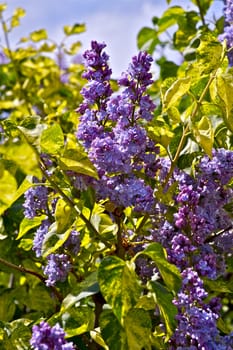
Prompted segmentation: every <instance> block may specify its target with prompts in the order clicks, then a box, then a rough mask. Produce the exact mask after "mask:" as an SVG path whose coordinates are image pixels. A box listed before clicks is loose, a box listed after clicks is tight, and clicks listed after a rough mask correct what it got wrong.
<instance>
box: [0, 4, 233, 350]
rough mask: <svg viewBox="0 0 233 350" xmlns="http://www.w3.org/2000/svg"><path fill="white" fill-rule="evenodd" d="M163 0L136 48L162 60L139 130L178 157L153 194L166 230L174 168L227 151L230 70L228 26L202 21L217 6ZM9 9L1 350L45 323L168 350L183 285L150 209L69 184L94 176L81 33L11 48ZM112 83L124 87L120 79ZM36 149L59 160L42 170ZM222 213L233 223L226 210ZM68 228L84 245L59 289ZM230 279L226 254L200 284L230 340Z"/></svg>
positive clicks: (34, 38) (76, 28)
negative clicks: (57, 271)
mask: <svg viewBox="0 0 233 350" xmlns="http://www.w3.org/2000/svg"><path fill="white" fill-rule="evenodd" d="M167 3H168V8H167V10H166V11H165V12H164V14H163V15H162V16H161V17H160V18H157V17H153V19H152V27H150V28H149V27H145V28H142V29H141V31H140V32H139V34H138V37H137V43H138V48H139V50H146V51H147V52H148V53H150V54H151V55H154V54H155V52H156V51H157V52H158V51H159V52H164V54H161V56H160V57H159V58H158V59H156V64H157V65H153V71H157V72H159V77H158V79H157V80H156V81H154V83H153V84H152V85H151V86H150V88H149V89H148V92H149V94H150V97H151V98H152V99H153V101H155V103H156V105H157V107H156V109H155V111H154V115H153V119H152V120H151V121H147V122H145V123H144V125H143V126H144V127H145V128H146V131H147V134H148V136H149V137H150V139H151V140H153V142H154V144H156V145H157V146H159V148H160V154H159V156H160V157H161V158H164V159H165V158H166V159H168V160H170V167H169V170H168V172H167V175H166V179H165V180H164V183H162V182H161V181H160V180H159V179H158V178H156V176H155V178H154V179H152V180H150V186H152V187H153V190H154V196H155V197H156V200H158V202H159V203H162V204H163V205H164V206H166V208H168V209H167V211H166V219H167V220H168V221H170V222H172V219H171V218H172V217H173V214H174V213H175V212H176V210H178V209H177V208H178V204H177V202H176V201H175V200H174V198H175V195H177V193H178V187H177V186H178V185H177V182H175V181H174V182H173V183H172V184H170V186H169V187H167V184H169V180H170V179H171V178H172V176H173V173H174V171H175V169H176V168H179V169H181V170H184V171H185V172H187V173H188V174H192V175H193V176H195V166H196V164H197V163H198V161H199V160H200V158H201V157H203V156H204V155H208V156H209V157H210V158H211V157H212V150H213V149H220V148H224V149H226V150H233V137H232V135H233V94H232V87H233V74H232V73H233V70H232V68H230V67H229V64H228V58H227V48H226V45H225V43H221V42H220V41H219V40H218V36H219V34H221V33H222V31H223V17H222V16H221V17H220V18H217V19H215V20H214V21H213V20H212V19H211V21H209V20H208V16H207V12H208V9H209V7H210V6H211V3H212V1H211V0H204V1H197V0H196V1H194V0H193V1H192V3H193V5H195V9H194V10H189V11H186V10H185V9H183V8H182V7H179V6H172V1H167ZM5 9H6V5H4V4H0V19H1V24H2V34H1V35H2V38H5V46H4V47H2V51H1V53H0V55H1V56H0V59H1V60H2V62H1V64H0V128H1V129H0V132H1V135H0V215H1V217H0V349H4V350H12V349H18V350H21V349H30V339H31V336H32V326H33V324H39V323H40V321H41V320H46V321H48V323H49V324H50V325H51V326H53V325H55V324H56V323H59V324H60V325H61V326H62V327H63V329H64V330H65V332H66V336H67V338H68V339H69V341H72V342H73V343H74V344H75V345H76V346H77V349H82V350H85V349H105V350H107V349H109V350H143V349H145V350H149V349H168V348H169V346H170V345H169V344H170V343H169V340H170V338H171V337H172V334H173V333H174V331H175V329H176V326H177V320H176V315H177V307H176V306H175V305H174V303H173V300H174V298H175V297H176V296H177V293H178V292H179V290H180V288H181V284H182V278H181V273H180V270H179V269H178V267H177V266H176V265H175V264H173V263H172V262H171V261H169V260H168V258H167V252H166V250H165V248H166V247H163V246H162V244H161V242H156V241H153V242H151V241H150V239H147V237H148V235H149V234H148V233H149V232H150V231H151V230H153V228H154V225H155V221H156V219H157V216H156V214H154V215H153V214H151V213H145V212H136V211H134V208H133V207H126V208H122V207H118V206H117V205H116V203H114V204H113V203H111V202H110V200H108V199H99V198H98V196H96V193H95V191H94V189H93V187H92V186H90V187H87V188H85V189H84V190H78V189H77V188H76V187H75V186H74V183H73V182H72V181H71V177H69V174H70V173H69V172H71V173H72V174H73V175H72V176H80V175H84V176H87V177H90V178H92V179H97V180H98V178H99V176H98V172H97V170H96V168H95V166H94V165H93V164H92V162H91V161H90V159H89V158H88V154H87V152H86V150H85V148H84V147H83V145H82V142H81V141H80V140H78V139H77V137H76V132H77V127H78V123H79V118H80V114H79V113H77V112H76V109H77V108H78V107H79V105H80V103H81V101H82V99H83V98H82V96H81V93H80V91H81V89H82V88H83V86H84V85H85V84H86V79H84V78H83V77H82V73H83V72H84V70H85V68H84V66H83V64H82V63H80V62H81V61H80V59H79V56H77V54H78V53H79V49H80V47H81V43H80V42H79V41H78V40H76V38H77V37H78V35H79V33H82V32H83V31H85V25H83V24H75V25H73V26H65V27H64V36H65V39H64V40H63V41H62V43H60V44H56V43H54V42H53V41H51V40H49V38H48V36H47V32H46V30H45V29H41V30H37V31H35V32H33V33H30V34H29V35H28V36H27V37H26V36H25V37H24V38H22V39H21V40H20V43H19V45H18V46H17V47H16V48H15V47H12V46H11V42H10V33H11V31H12V30H14V27H16V26H18V25H20V19H21V17H22V16H24V15H25V12H24V10H23V9H21V8H18V9H16V10H15V12H14V13H13V15H12V17H11V18H10V19H8V20H7V21H6V20H5V12H4V11H5ZM167 33H168V35H167ZM71 36H72V37H74V40H73V42H72V43H71V44H70V41H69V40H68V43H69V47H67V45H68V44H67V45H66V40H67V39H70V37H71ZM93 39H94V38H93ZM1 43H3V40H2V41H1ZM172 53H176V56H177V55H179V57H180V64H176V63H174V62H173V61H172V60H169V59H168V58H167V56H169V57H171V56H172ZM64 58H66V60H67V62H69V64H68V65H67V66H64V65H63V63H62V62H63V61H64ZM77 62H78V63H77ZM110 84H111V87H112V89H113V91H116V90H117V89H118V87H117V84H116V81H114V80H111V81H110ZM42 154H43V155H44V154H46V155H47V156H49V159H50V160H51V161H52V165H50V166H49V167H48V166H47V165H46V160H45V158H43V156H41V155H42ZM138 176H139V177H141V178H143V177H144V178H145V177H146V175H145V174H142V173H140V172H138ZM33 177H36V178H37V179H39V180H38V181H39V182H38V184H41V183H42V184H43V186H45V187H47V188H48V193H49V194H48V198H49V199H48V204H47V205H48V207H49V212H50V213H52V214H51V215H52V216H53V217H52V219H51V221H52V223H51V225H50V226H49V228H48V232H47V233H46V236H45V239H44V241H43V246H42V256H40V257H37V256H36V254H35V251H33V249H32V247H33V239H34V236H35V232H36V230H37V229H38V227H39V226H40V225H41V223H42V222H43V220H45V217H46V215H45V213H39V212H38V215H36V216H35V217H34V218H31V219H30V218H27V217H25V215H24V207H23V203H24V201H25V198H24V194H25V192H26V191H27V190H28V189H30V188H32V187H33V186H34V185H35V183H33V180H32V179H33ZM72 179H73V177H72ZM148 181H149V180H148ZM232 184H233V182H230V183H229V188H230V189H231V188H232ZM54 199H55V200H56V205H55V210H54V212H52V209H51V208H52V206H53V200H54ZM225 209H226V211H227V212H228V213H229V215H232V202H230V203H227V205H226V208H225ZM73 229H75V230H77V231H78V232H79V233H80V239H81V247H80V250H79V252H78V254H72V253H71V254H70V259H71V260H72V269H71V270H70V272H69V275H68V277H67V278H66V279H65V281H64V282H57V283H56V284H55V285H51V286H47V285H46V276H45V274H44V272H43V271H44V270H43V266H44V265H45V262H46V259H47V257H48V256H49V255H51V254H53V253H56V252H61V251H64V248H63V247H64V245H65V243H66V241H67V240H68V237H69V235H70V233H71V231H72V230H73ZM129 232H130V234H129ZM213 234H214V233H213ZM140 259H142V260H143V262H145V261H146V262H147V263H149V265H150V266H153V268H154V271H156V276H157V278H154V277H153V278H146V279H144V278H143V277H142V276H141V274H140V271H139V270H140V269H139V265H140V261H141V260H140ZM232 276H233V263H232V252H229V253H228V254H227V256H226V271H224V273H223V274H222V275H220V276H218V278H216V279H211V278H208V277H206V278H203V281H204V286H205V289H206V290H207V292H208V298H209V299H210V298H212V297H216V296H217V297H219V298H221V301H222V305H223V306H222V310H221V317H219V318H218V328H219V331H220V333H221V335H223V336H224V335H227V334H228V333H230V332H231V331H233V328H232V323H233V313H232V311H231V307H232V302H233V298H232V293H233V277H232ZM208 298H207V299H208ZM155 310H156V312H155Z"/></svg>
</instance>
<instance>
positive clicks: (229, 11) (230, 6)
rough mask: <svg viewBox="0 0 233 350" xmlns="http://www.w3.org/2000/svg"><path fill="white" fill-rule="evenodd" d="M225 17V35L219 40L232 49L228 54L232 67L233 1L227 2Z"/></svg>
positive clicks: (227, 0)
mask: <svg viewBox="0 0 233 350" xmlns="http://www.w3.org/2000/svg"><path fill="white" fill-rule="evenodd" d="M224 17H225V26H224V33H223V34H221V35H219V40H220V41H224V40H226V42H227V48H228V49H230V51H229V52H228V59H229V64H230V66H232V65H233V50H231V49H232V48H233V1H232V0H225V6H224Z"/></svg>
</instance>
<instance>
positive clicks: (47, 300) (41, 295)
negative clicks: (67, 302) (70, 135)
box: [26, 284, 56, 313]
mask: <svg viewBox="0 0 233 350" xmlns="http://www.w3.org/2000/svg"><path fill="white" fill-rule="evenodd" d="M26 305H27V307H28V308H30V309H31V310H37V311H41V312H43V313H47V312H53V310H54V307H55V306H56V301H55V299H53V298H51V295H50V292H49V290H48V289H46V288H45V287H44V286H42V285H38V284H37V285H35V286H34V287H32V288H30V289H29V292H28V295H27V300H26Z"/></svg>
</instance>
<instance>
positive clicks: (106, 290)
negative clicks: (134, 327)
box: [98, 256, 141, 322]
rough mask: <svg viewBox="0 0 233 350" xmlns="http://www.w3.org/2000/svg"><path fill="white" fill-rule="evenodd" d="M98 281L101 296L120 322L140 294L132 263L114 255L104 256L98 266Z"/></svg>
mask: <svg viewBox="0 0 233 350" xmlns="http://www.w3.org/2000/svg"><path fill="white" fill-rule="evenodd" d="M98 281H99V285H100V290H101V293H102V295H103V297H104V298H105V300H106V302H107V303H108V304H109V305H110V306H111V307H112V310H113V313H114V314H115V315H116V317H117V319H118V320H119V321H120V322H122V319H123V318H124V316H125V315H126V314H127V312H128V311H129V310H130V309H131V308H132V307H134V306H135V305H136V303H137V301H138V298H139V296H140V294H141V286H140V284H139V281H138V279H137V276H136V273H135V271H134V268H133V265H132V264H131V265H130V264H129V262H125V261H123V260H121V259H120V258H118V257H116V256H108V257H105V258H104V259H103V260H102V261H101V263H100V266H99V270H98Z"/></svg>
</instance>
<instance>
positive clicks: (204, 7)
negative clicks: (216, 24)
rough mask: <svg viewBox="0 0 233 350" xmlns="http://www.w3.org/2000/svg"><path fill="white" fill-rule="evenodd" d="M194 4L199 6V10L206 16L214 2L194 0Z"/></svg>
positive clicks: (211, 0)
mask: <svg viewBox="0 0 233 350" xmlns="http://www.w3.org/2000/svg"><path fill="white" fill-rule="evenodd" d="M192 2H193V3H194V4H195V5H196V6H198V8H199V9H200V11H201V13H202V14H203V15H204V16H205V15H206V13H207V11H208V9H209V8H210V6H211V4H212V2H213V0H202V1H199V0H198V1H197V0H192Z"/></svg>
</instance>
